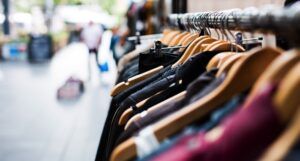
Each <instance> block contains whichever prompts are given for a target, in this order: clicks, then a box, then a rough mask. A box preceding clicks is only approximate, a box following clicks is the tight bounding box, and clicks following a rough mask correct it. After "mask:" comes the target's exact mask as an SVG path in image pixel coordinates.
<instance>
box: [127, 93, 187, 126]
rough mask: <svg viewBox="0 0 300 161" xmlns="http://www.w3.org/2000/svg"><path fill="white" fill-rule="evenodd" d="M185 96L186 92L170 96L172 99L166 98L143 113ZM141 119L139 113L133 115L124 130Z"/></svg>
mask: <svg viewBox="0 0 300 161" xmlns="http://www.w3.org/2000/svg"><path fill="white" fill-rule="evenodd" d="M185 94H186V91H182V92H180V93H179V94H177V95H175V96H172V97H170V98H168V99H166V100H164V101H162V102H160V103H158V104H156V105H154V106H152V107H150V108H149V109H147V110H145V111H146V112H147V113H149V112H152V111H155V110H157V109H160V108H163V107H164V106H165V105H167V104H169V103H170V102H173V101H177V100H181V99H183V98H184V96H185ZM141 118H142V114H141V113H139V114H136V115H134V116H133V117H131V118H130V119H129V120H128V122H127V123H126V125H125V128H124V129H125V130H126V129H127V128H128V127H129V125H130V124H131V123H132V122H133V121H138V120H139V119H141Z"/></svg>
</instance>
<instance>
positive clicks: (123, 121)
mask: <svg viewBox="0 0 300 161" xmlns="http://www.w3.org/2000/svg"><path fill="white" fill-rule="evenodd" d="M205 38H206V36H205V37H201V36H200V37H198V35H197V34H193V35H191V36H189V38H188V39H186V40H185V41H184V42H183V44H187V45H188V43H191V44H190V45H189V46H188V47H187V49H186V51H185V52H184V54H183V55H182V56H181V58H182V57H185V55H189V53H190V52H191V51H192V49H193V47H194V45H196V44H197V43H198V42H199V41H201V40H202V39H205ZM190 41H192V42H190ZM181 58H180V59H179V60H178V61H177V62H176V63H179V64H181V61H180V60H181ZM176 63H175V64H174V65H176ZM174 65H173V66H174ZM137 107H141V106H137ZM132 113H133V110H132V109H131V108H130V107H129V108H128V109H127V110H125V111H124V112H123V114H122V115H121V117H120V118H119V125H125V124H126V123H127V121H128V120H129V119H130V116H131V114H132Z"/></svg>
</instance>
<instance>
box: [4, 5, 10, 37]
mask: <svg viewBox="0 0 300 161" xmlns="http://www.w3.org/2000/svg"><path fill="white" fill-rule="evenodd" d="M2 4H3V12H4V17H5V19H4V22H3V32H4V34H5V35H9V33H10V27H9V0H2Z"/></svg>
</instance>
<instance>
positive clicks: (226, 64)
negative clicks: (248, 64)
mask: <svg viewBox="0 0 300 161" xmlns="http://www.w3.org/2000/svg"><path fill="white" fill-rule="evenodd" d="M245 56H246V55H245V54H242V53H239V54H235V55H231V56H230V57H229V58H228V59H227V60H226V61H225V62H224V63H223V64H222V65H220V68H219V70H218V72H217V74H216V77H219V76H221V74H222V73H227V72H228V71H229V69H230V68H231V67H232V66H233V65H234V63H235V62H237V61H238V60H239V59H241V58H242V57H245Z"/></svg>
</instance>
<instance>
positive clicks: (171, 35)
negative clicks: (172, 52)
mask: <svg viewBox="0 0 300 161" xmlns="http://www.w3.org/2000/svg"><path fill="white" fill-rule="evenodd" d="M178 34H180V31H178V30H176V31H172V32H171V33H169V34H167V35H166V36H165V37H163V38H162V41H161V42H162V43H163V44H165V45H169V43H170V42H171V41H172V40H173V38H174V37H175V36H176V35H178Z"/></svg>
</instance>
